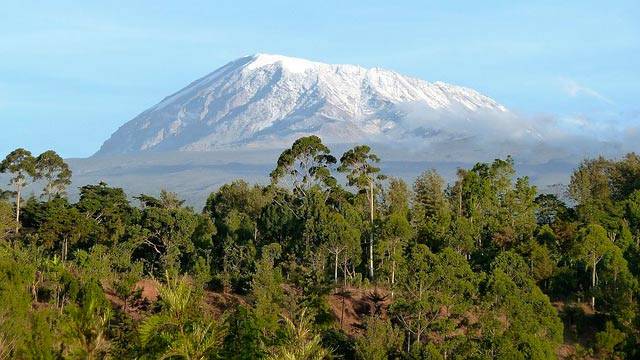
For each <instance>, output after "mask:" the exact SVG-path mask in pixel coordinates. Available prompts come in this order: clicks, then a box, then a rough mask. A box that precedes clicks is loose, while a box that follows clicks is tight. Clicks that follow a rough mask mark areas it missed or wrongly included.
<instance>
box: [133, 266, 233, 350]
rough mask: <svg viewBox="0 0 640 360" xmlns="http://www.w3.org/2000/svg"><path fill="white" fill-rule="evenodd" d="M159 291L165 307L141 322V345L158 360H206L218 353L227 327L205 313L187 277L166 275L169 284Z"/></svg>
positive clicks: (161, 287)
mask: <svg viewBox="0 0 640 360" xmlns="http://www.w3.org/2000/svg"><path fill="white" fill-rule="evenodd" d="M158 292H159V295H160V298H161V299H162V302H163V305H164V306H163V308H162V310H161V311H160V312H159V313H157V314H154V315H151V316H149V317H147V318H146V319H145V320H144V321H143V322H142V324H141V325H140V327H139V329H138V331H139V335H140V342H141V345H142V346H143V347H144V348H145V349H146V350H147V351H149V352H151V353H155V354H156V355H157V357H154V358H157V359H170V358H180V359H186V360H191V359H197V360H204V359H208V358H209V357H213V356H216V355H217V354H218V353H219V352H220V351H221V349H222V344H223V340H224V336H225V333H226V329H225V328H224V327H223V326H222V325H220V324H218V323H216V322H215V321H213V320H211V319H209V318H208V317H207V316H203V314H202V312H201V309H200V307H199V305H198V299H197V298H196V296H195V294H194V291H193V288H192V286H191V285H190V284H189V282H188V279H186V278H185V277H170V276H169V275H168V274H167V275H166V284H164V285H162V286H160V288H159V289H158Z"/></svg>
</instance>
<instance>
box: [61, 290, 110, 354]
mask: <svg viewBox="0 0 640 360" xmlns="http://www.w3.org/2000/svg"><path fill="white" fill-rule="evenodd" d="M66 313H67V319H66V321H65V322H64V329H63V334H64V344H65V355H66V356H67V357H69V358H72V359H89V360H91V359H102V358H104V357H105V356H106V355H107V354H108V353H109V350H110V348H111V345H110V342H109V339H108V337H107V327H108V325H109V320H110V319H111V316H112V311H111V307H110V306H109V304H108V302H107V300H106V299H105V297H104V294H103V292H102V289H101V288H100V286H99V285H98V284H96V283H89V284H86V285H85V286H84V287H83V289H82V291H81V294H80V304H79V305H76V304H71V305H70V306H67V307H66Z"/></svg>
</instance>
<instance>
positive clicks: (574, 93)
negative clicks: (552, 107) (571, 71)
mask: <svg viewBox="0 0 640 360" xmlns="http://www.w3.org/2000/svg"><path fill="white" fill-rule="evenodd" d="M560 80H561V82H562V89H563V90H564V92H565V93H566V94H567V95H569V96H571V97H578V96H588V97H592V98H595V99H598V100H601V101H603V102H605V103H607V104H610V105H613V104H614V102H613V101H612V100H611V99H609V98H608V97H606V96H604V95H602V94H601V93H599V92H598V91H596V90H594V89H592V88H589V87H587V86H584V85H582V84H580V83H578V82H577V81H575V80H572V79H568V78H561V79H560Z"/></svg>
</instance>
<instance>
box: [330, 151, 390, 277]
mask: <svg viewBox="0 0 640 360" xmlns="http://www.w3.org/2000/svg"><path fill="white" fill-rule="evenodd" d="M379 162H380V158H379V157H378V156H377V155H376V154H374V153H372V152H371V148H370V147H369V146H367V145H359V146H356V147H354V148H353V149H351V150H347V152H345V153H344V154H343V155H342V157H341V158H340V166H339V167H338V171H340V172H342V173H346V174H347V180H348V184H349V186H355V187H356V188H357V189H358V190H359V191H360V192H361V193H364V194H365V195H366V197H367V201H368V203H369V221H370V224H371V228H370V230H369V244H368V249H369V251H368V253H369V254H368V255H369V266H368V268H369V278H371V279H373V276H374V268H373V248H374V239H373V234H374V219H375V200H376V198H375V194H376V189H377V188H378V187H379V182H380V181H381V180H383V179H384V176H383V175H382V174H380V168H378V167H376V166H375V164H377V163H379Z"/></svg>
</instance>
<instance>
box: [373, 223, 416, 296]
mask: <svg viewBox="0 0 640 360" xmlns="http://www.w3.org/2000/svg"><path fill="white" fill-rule="evenodd" d="M412 235H413V229H412V228H411V224H409V220H408V219H407V217H406V214H405V213H403V212H400V211H396V212H393V213H392V214H391V215H389V216H388V217H387V219H385V221H384V223H383V225H382V236H381V238H380V241H379V242H378V249H379V250H378V252H379V253H380V257H381V259H382V260H383V267H384V268H385V270H386V271H385V272H386V273H387V274H389V284H390V285H391V289H392V292H391V294H392V296H393V295H394V291H393V289H395V286H396V274H397V272H398V267H399V265H400V264H403V263H404V257H405V250H406V248H407V245H408V244H409V240H410V239H411V237H412Z"/></svg>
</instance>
